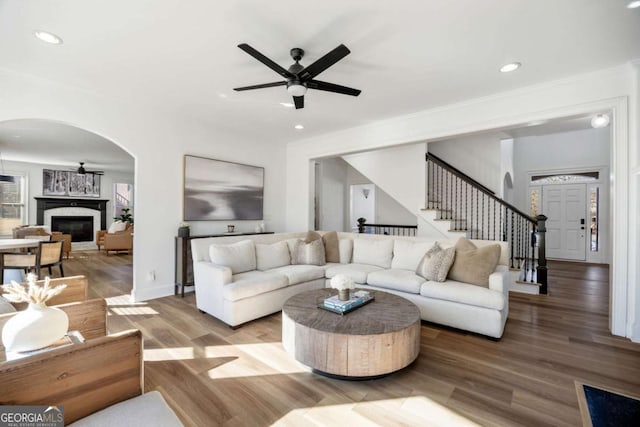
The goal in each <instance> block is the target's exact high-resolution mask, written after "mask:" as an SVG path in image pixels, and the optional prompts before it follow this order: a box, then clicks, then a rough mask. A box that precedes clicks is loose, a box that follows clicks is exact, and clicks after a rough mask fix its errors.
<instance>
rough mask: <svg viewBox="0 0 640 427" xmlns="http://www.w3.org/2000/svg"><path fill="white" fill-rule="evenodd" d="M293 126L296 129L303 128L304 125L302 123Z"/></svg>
mask: <svg viewBox="0 0 640 427" xmlns="http://www.w3.org/2000/svg"><path fill="white" fill-rule="evenodd" d="M294 128H295V129H297V130H302V129H304V126H302V125H295V126H294Z"/></svg>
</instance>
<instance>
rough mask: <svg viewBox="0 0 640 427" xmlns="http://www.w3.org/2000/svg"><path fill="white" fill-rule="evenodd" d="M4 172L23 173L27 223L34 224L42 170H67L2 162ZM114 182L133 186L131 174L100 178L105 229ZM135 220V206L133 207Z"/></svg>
mask: <svg viewBox="0 0 640 427" xmlns="http://www.w3.org/2000/svg"><path fill="white" fill-rule="evenodd" d="M3 163H4V167H5V170H6V171H8V172H17V173H24V174H25V176H26V178H27V183H28V187H27V194H26V195H25V196H26V202H27V223H28V224H36V211H37V205H36V201H35V200H34V197H42V170H43V169H54V170H69V169H70V168H69V167H68V166H60V165H53V164H36V163H26V162H14V161H4V162H3ZM116 182H121V183H127V184H134V176H133V174H132V173H125V172H113V171H105V174H104V175H102V176H100V198H101V199H108V200H109V202H107V227H109V225H110V224H111V223H112V222H113V184H114V183H116ZM134 220H135V206H134Z"/></svg>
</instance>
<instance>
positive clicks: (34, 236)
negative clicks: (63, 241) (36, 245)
mask: <svg viewBox="0 0 640 427" xmlns="http://www.w3.org/2000/svg"><path fill="white" fill-rule="evenodd" d="M24 238H25V239H31V240H40V241H42V242H48V241H50V240H51V235H50V234H47V235H42V234H28V235H26V236H24Z"/></svg>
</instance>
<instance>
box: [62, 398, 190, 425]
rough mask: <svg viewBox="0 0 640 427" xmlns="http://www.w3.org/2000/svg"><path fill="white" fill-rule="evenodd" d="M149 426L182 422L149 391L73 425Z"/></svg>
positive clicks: (165, 403) (161, 400) (161, 399)
mask: <svg viewBox="0 0 640 427" xmlns="http://www.w3.org/2000/svg"><path fill="white" fill-rule="evenodd" d="M134 424H137V425H143V424H144V425H149V426H156V427H170V426H176V427H177V426H182V422H180V420H179V419H178V417H177V416H176V414H175V413H174V412H173V410H171V407H170V406H169V405H168V404H167V402H166V401H165V400H164V399H163V398H162V395H161V394H160V392H158V391H150V392H148V393H144V394H141V395H139V396H136V397H133V398H131V399H128V400H125V401H123V402H120V403H116V404H115V405H111V406H109V407H107V408H105V409H103V410H101V411H98V412H94V413H93V414H91V415H88V416H86V417H84V418H81V419H79V420H78V421H76V422H75V423H72V424H69V425H70V426H75V427H99V426H127V425H134Z"/></svg>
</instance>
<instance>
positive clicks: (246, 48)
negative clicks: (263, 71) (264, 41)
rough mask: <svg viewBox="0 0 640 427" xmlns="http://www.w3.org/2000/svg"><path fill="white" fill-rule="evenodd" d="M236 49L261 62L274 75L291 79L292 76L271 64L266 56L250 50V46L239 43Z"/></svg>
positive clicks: (278, 66) (252, 49) (285, 70)
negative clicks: (274, 73) (273, 72)
mask: <svg viewBox="0 0 640 427" xmlns="http://www.w3.org/2000/svg"><path fill="white" fill-rule="evenodd" d="M238 47H239V48H240V49H242V50H244V51H245V52H247V53H248V54H249V55H251V56H253V57H254V58H255V59H257V60H258V61H260V62H262V63H263V64H264V65H266V66H267V67H269V68H271V69H272V70H273V71H275V72H276V73H278V74H280V75H281V76H282V77H285V78H291V77H293V74H291V73H290V72H289V71H288V70H287V69H285V68H283V67H281V66H280V65H278V64H276V63H275V62H273V61H272V60H270V59H269V58H267V57H266V56H264V55H263V54H261V53H260V52H258V51H257V50H255V49H254V48H252V47H251V46H249V45H248V44H246V43H241V44H239V45H238Z"/></svg>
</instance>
